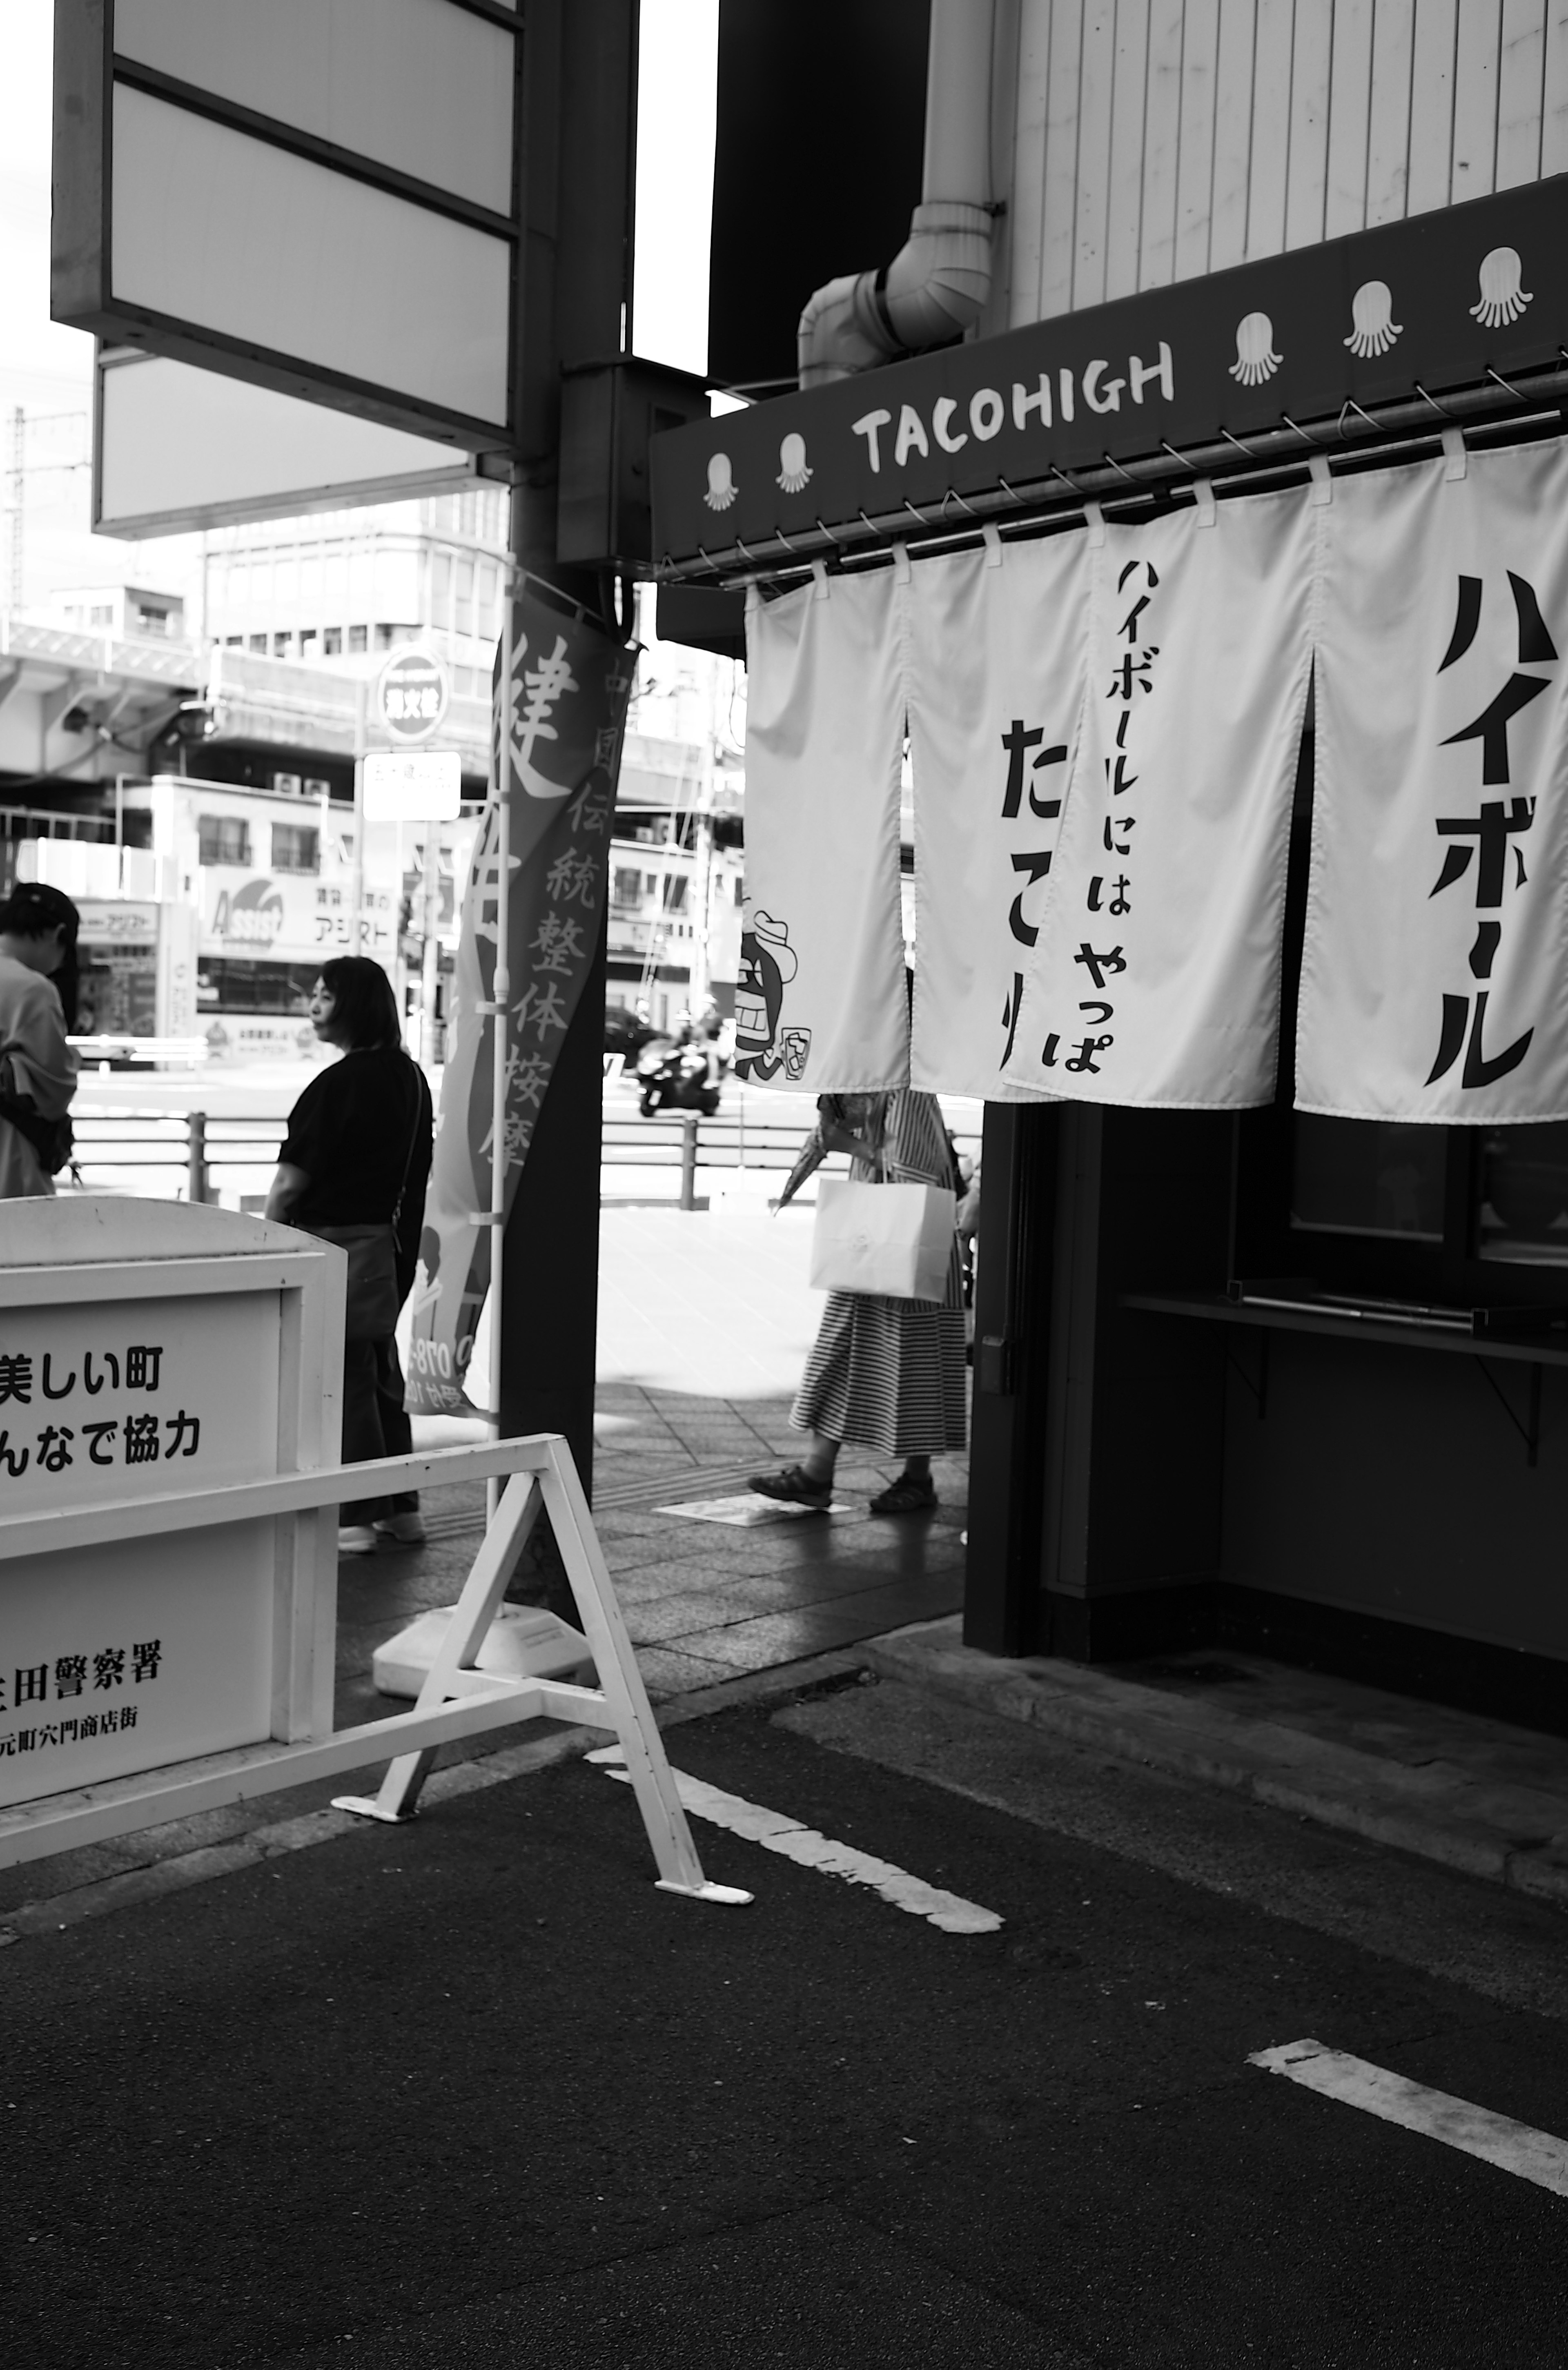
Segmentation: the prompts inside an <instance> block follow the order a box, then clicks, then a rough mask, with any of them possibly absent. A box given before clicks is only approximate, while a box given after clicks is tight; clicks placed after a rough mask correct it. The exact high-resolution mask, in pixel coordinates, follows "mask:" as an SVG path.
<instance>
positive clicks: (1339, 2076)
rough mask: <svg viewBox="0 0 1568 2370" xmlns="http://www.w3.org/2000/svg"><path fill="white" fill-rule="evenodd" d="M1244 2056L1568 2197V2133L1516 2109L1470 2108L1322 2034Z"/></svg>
mask: <svg viewBox="0 0 1568 2370" xmlns="http://www.w3.org/2000/svg"><path fill="white" fill-rule="evenodd" d="M1247 2063H1248V2065H1258V2066H1261V2067H1262V2070H1263V2072H1264V2073H1265V2074H1283V2075H1284V2076H1285V2077H1286V2080H1287V2081H1290V2082H1299V2083H1300V2084H1301V2085H1302V2086H1303V2088H1306V2089H1309V2090H1316V2091H1318V2092H1319V2093H1320V2096H1322V2097H1323V2098H1325V2099H1339V2100H1343V2103H1344V2104H1345V2105H1346V2106H1347V2107H1360V2108H1363V2109H1364V2110H1365V2111H1366V2113H1367V2114H1369V2115H1379V2116H1381V2118H1382V2120H1383V2121H1384V2123H1402V2124H1403V2125H1404V2127H1405V2129H1406V2130H1407V2131H1411V2132H1421V2133H1424V2134H1425V2136H1426V2137H1427V2138H1428V2139H1433V2140H1442V2141H1443V2142H1444V2144H1445V2146H1448V2147H1455V2148H1460V2149H1462V2150H1463V2152H1464V2154H1465V2155H1466V2156H1477V2157H1480V2158H1481V2160H1482V2163H1483V2164H1494V2165H1496V2166H1497V2167H1498V2168H1499V2169H1500V2170H1501V2171H1503V2172H1512V2173H1516V2174H1517V2175H1518V2177H1519V2179H1520V2180H1533V2181H1534V2182H1535V2184H1536V2186H1537V2188H1538V2189H1550V2190H1551V2192H1552V2193H1553V2195H1554V2196H1557V2197H1568V2140H1560V2139H1558V2138H1556V2137H1555V2136H1554V2135H1553V2134H1551V2132H1538V2131H1534V2130H1532V2129H1531V2127H1530V2125H1529V2124H1528V2123H1516V2122H1515V2121H1514V2119H1513V2117H1512V2115H1494V2114H1493V2113H1492V2112H1491V2111H1490V2109H1488V2108H1486V2107H1472V2106H1471V2104H1470V2100H1468V2099H1453V2098H1450V2097H1449V2095H1448V2093H1447V2091H1446V2090H1429V2089H1427V2088H1426V2087H1425V2085H1424V2083H1421V2082H1407V2081H1406V2080H1405V2078H1404V2077H1403V2076H1402V2075H1401V2074H1390V2073H1389V2071H1388V2069H1387V2068H1386V2067H1385V2066H1382V2065H1368V2063H1367V2061H1366V2058H1365V2057H1349V2056H1347V2055H1346V2054H1344V2052H1343V2050H1339V2049H1325V2048H1324V2047H1323V2044H1322V2042H1320V2041H1287V2042H1286V2043H1285V2044H1284V2046H1283V2047H1281V2048H1279V2049H1260V2050H1258V2051H1256V2052H1255V2054H1253V2055H1252V2056H1251V2057H1249V2058H1248V2060H1247Z"/></svg>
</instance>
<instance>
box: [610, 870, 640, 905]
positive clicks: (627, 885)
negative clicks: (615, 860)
mask: <svg viewBox="0 0 1568 2370" xmlns="http://www.w3.org/2000/svg"><path fill="white" fill-rule="evenodd" d="M612 895H613V899H614V902H615V903H616V904H617V905H640V903H642V875H641V873H640V872H628V871H624V870H622V869H621V868H620V867H619V866H618V865H617V868H616V877H615V886H614V889H613V891H612Z"/></svg>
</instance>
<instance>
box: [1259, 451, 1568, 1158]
mask: <svg viewBox="0 0 1568 2370" xmlns="http://www.w3.org/2000/svg"><path fill="white" fill-rule="evenodd" d="M1324 596H1325V597H1324V619H1323V632H1322V639H1321V646H1320V656H1319V670H1318V720H1317V785H1316V792H1315V797H1314V801H1313V816H1312V870H1311V881H1310V887H1309V902H1308V912H1307V935H1306V943H1305V948H1304V950H1303V955H1302V964H1301V1007H1300V1021H1299V1027H1298V1031H1297V1107H1298V1109H1300V1110H1309V1111H1320V1112H1325V1113H1330V1114H1333V1115H1336V1116H1339V1117H1343V1118H1346V1119H1401V1120H1434V1121H1443V1122H1451V1121H1455V1120H1458V1121H1470V1122H1482V1121H1493V1120H1504V1119H1507V1120H1560V1119H1565V1118H1568V794H1565V793H1568V785H1565V780H1564V775H1565V770H1568V665H1565V664H1564V662H1563V653H1564V651H1565V650H1568V452H1565V451H1564V449H1563V446H1562V443H1561V442H1560V441H1558V440H1555V439H1554V440H1553V441H1552V442H1551V443H1542V444H1531V445H1521V446H1517V447H1516V448H1515V449H1514V450H1512V451H1510V452H1503V453H1489V454H1468V455H1467V454H1463V453H1462V452H1461V453H1457V454H1455V455H1454V456H1453V459H1452V460H1451V461H1450V460H1448V459H1445V460H1441V461H1435V462H1431V463H1423V464H1422V465H1421V466H1418V467H1415V468H1409V469H1400V470H1390V471H1388V472H1386V473H1384V472H1379V473H1378V474H1377V475H1369V476H1366V477H1353V478H1350V479H1349V480H1348V481H1345V482H1343V483H1336V485H1335V487H1334V500H1333V508H1332V513H1331V514H1330V517H1329V524H1328V549H1327V565H1326V572H1325V581H1324Z"/></svg>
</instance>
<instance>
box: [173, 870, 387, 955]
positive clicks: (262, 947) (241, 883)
mask: <svg viewBox="0 0 1568 2370" xmlns="http://www.w3.org/2000/svg"><path fill="white" fill-rule="evenodd" d="M201 895H202V939H201V945H202V953H203V954H204V955H223V956H225V957H227V958H229V959H230V960H233V959H234V958H235V957H239V958H241V959H243V958H245V957H248V956H249V957H254V958H256V959H258V960H260V959H264V958H266V957H269V956H271V957H272V958H274V959H275V960H277V961H281V962H300V963H308V962H322V961H325V960H326V958H327V957H328V956H329V955H347V954H352V952H353V951H354V944H353V914H354V900H353V875H352V869H351V868H350V867H348V866H342V867H340V868H337V869H333V870H331V871H328V872H323V873H321V874H319V875H313V874H310V873H291V872H277V873H272V872H251V873H246V872H243V871H241V870H239V869H237V868H236V867H230V866H227V865H206V866H204V867H203V868H202V889H201ZM363 915H364V929H363V938H362V939H361V947H360V950H361V952H362V953H364V954H367V955H375V956H376V957H377V958H378V960H380V961H384V962H390V961H391V960H392V957H393V955H394V954H395V952H396V950H397V930H398V883H397V869H396V862H395V860H394V861H393V862H391V863H388V864H383V865H382V866H380V867H376V866H375V865H374V864H367V865H366V868H365V881H364V891H363Z"/></svg>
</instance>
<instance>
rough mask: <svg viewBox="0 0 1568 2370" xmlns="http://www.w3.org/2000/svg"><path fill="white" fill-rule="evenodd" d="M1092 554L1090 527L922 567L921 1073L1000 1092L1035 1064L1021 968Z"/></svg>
mask: <svg viewBox="0 0 1568 2370" xmlns="http://www.w3.org/2000/svg"><path fill="white" fill-rule="evenodd" d="M1089 558H1090V555H1089V552H1088V550H1087V547H1086V540H1085V537H1084V535H1083V534H1082V533H1081V531H1078V532H1073V533H1069V534H1066V535H1049V536H1046V537H1044V538H1043V539H1042V540H1040V541H1038V542H1032V543H1021V544H1010V545H1009V546H1006V548H1004V547H1003V546H1002V545H1001V544H1000V543H999V542H997V541H993V542H992V543H991V544H990V545H989V546H986V547H984V548H982V549H981V550H979V551H972V552H955V553H953V554H951V556H949V557H948V558H941V559H932V560H928V561H923V562H922V563H921V564H920V565H919V566H918V567H917V568H916V569H913V570H912V571H911V581H910V585H909V590H908V604H909V651H910V666H909V677H908V698H909V740H910V761H911V768H912V772H913V776H914V779H915V781H916V783H917V786H918V788H917V799H916V804H915V893H916V948H917V961H916V965H915V1013H914V1032H913V1034H914V1042H913V1046H912V1050H911V1055H910V1066H911V1074H912V1076H913V1078H914V1082H915V1084H916V1085H917V1087H933V1088H935V1087H940V1088H942V1089H944V1090H946V1091H947V1092H949V1093H954V1094H960V1093H962V1094H969V1095H980V1096H984V1097H986V1098H987V1099H991V1100H993V1101H994V1100H997V1099H1002V1098H1005V1096H1006V1094H1007V1092H1008V1090H1009V1086H1010V1085H1011V1083H1012V1081H1013V1077H1014V1068H1013V1064H1015V1062H1016V1063H1017V1066H1018V1070H1019V1071H1020V1072H1021V1070H1022V1069H1023V1068H1024V1067H1025V1065H1026V1061H1027V1055H1028V1053H1029V1051H1030V1049H1031V1045H1032V1021H1031V1023H1030V1025H1029V1026H1028V1027H1026V1026H1025V1023H1024V1018H1023V1005H1024V982H1025V978H1026V975H1027V973H1028V971H1029V967H1030V964H1031V962H1032V960H1033V950H1034V948H1035V946H1036V945H1037V943H1038V941H1039V937H1040V918H1041V915H1042V914H1043V911H1044V907H1045V900H1046V894H1047V890H1048V885H1049V880H1050V873H1051V867H1052V864H1053V862H1054V860H1055V846H1056V836H1057V833H1058V831H1059V829H1060V819H1061V813H1062V806H1063V801H1064V800H1065V799H1066V791H1067V784H1068V782H1069V780H1070V779H1071V778H1072V775H1073V770H1074V765H1075V761H1076V757H1077V751H1078V735H1079V730H1080V722H1081V716H1082V709H1083V706H1084V697H1083V693H1084V664H1083V645H1084V637H1085V633H1086V630H1087V624H1088V611H1087V596H1088V587H1089ZM1118 830H1119V831H1120V826H1118ZM1120 836H1121V837H1122V838H1125V837H1126V836H1127V834H1125V833H1124V832H1122V833H1121V834H1120ZM1110 852H1112V853H1113V852H1114V850H1113V849H1112V850H1111V851H1110Z"/></svg>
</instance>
